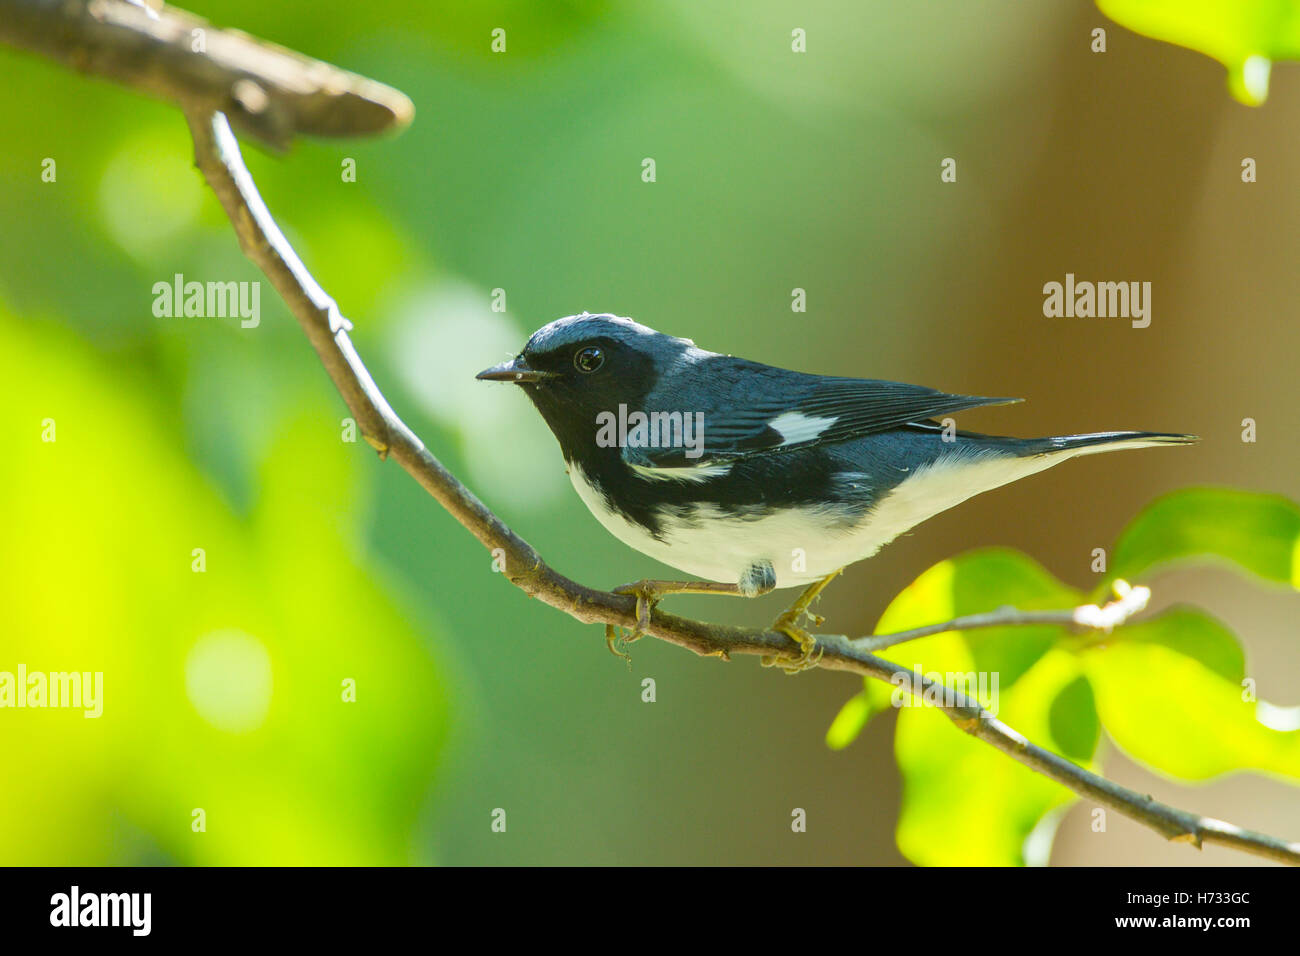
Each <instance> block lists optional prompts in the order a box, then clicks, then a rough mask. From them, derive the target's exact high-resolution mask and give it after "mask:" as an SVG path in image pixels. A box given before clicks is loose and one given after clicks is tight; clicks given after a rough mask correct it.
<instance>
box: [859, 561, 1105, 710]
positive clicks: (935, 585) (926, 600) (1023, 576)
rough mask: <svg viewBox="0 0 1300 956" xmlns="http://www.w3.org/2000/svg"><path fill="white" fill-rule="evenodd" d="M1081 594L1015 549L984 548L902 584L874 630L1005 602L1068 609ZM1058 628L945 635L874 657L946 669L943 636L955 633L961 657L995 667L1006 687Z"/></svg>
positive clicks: (941, 618)
mask: <svg viewBox="0 0 1300 956" xmlns="http://www.w3.org/2000/svg"><path fill="white" fill-rule="evenodd" d="M1081 599H1082V595H1081V594H1080V593H1079V592H1078V591H1076V590H1075V589H1074V588H1072V587H1069V586H1068V585H1065V584H1062V583H1061V582H1060V581H1058V580H1057V579H1056V578H1055V577H1053V576H1052V575H1051V574H1050V573H1049V572H1048V571H1046V570H1045V569H1044V568H1043V567H1042V566H1041V565H1039V564H1037V563H1036V562H1034V561H1033V560H1032V559H1030V558H1028V557H1026V556H1025V555H1023V554H1021V553H1020V552H1018V551H1012V550H1010V549H1006V548H983V549H980V550H977V551H968V552H967V553H965V554H961V555H958V556H957V557H955V558H950V559H949V560H947V561H941V562H939V563H938V564H936V565H934V567H932V568H930V569H929V570H928V571H926V572H925V573H924V574H922V575H921V576H920V577H919V578H917V579H916V580H915V581H913V582H912V583H911V584H909V585H908V586H907V587H906V588H904V589H903V590H902V591H901V592H900V593H899V594H898V596H897V597H896V598H894V600H893V601H892V602H891V603H890V605H889V607H887V608H886V609H885V613H884V614H882V615H881V617H880V623H879V624H877V625H876V633H877V634H892V633H894V632H896V631H905V630H909V629H911V628H915V627H922V626H924V625H927V624H936V623H939V622H942V621H947V620H951V619H952V618H955V617H964V616H966V615H968V614H980V613H983V612H986V611H993V610H996V609H998V608H1000V607H1005V606H1007V605H1010V606H1012V607H1016V608H1020V609H1021V610H1045V609H1051V608H1070V607H1074V606H1075V605H1076V604H1078V603H1079V601H1080V600H1081ZM1059 633H1060V628H1057V627H1054V626H1051V625H1044V626H1041V627H1024V626H1017V627H995V628H984V629H981V630H978V631H962V632H960V633H958V634H956V635H953V634H952V632H945V633H944V634H940V635H936V636H934V637H928V638H922V639H920V640H916V641H908V642H907V643H905V644H901V645H898V646H897V647H893V648H889V649H887V650H886V651H884V652H883V653H882V654H881V656H882V657H884V658H886V659H888V660H892V661H897V662H898V663H902V664H907V665H909V666H911V664H913V663H914V662H918V661H924V662H925V665H926V667H927V668H934V669H938V670H950V669H952V668H950V667H949V666H948V664H949V661H948V660H947V655H946V653H945V652H944V651H943V648H944V647H945V646H947V645H948V643H949V642H948V640H947V638H949V637H954V636H955V638H956V640H957V645H958V646H960V647H961V648H963V650H962V651H961V652H960V655H961V656H962V658H963V659H964V657H965V654H966V651H967V650H968V651H969V652H970V654H971V655H972V660H971V663H972V664H973V666H974V667H975V668H976V669H977V670H983V671H997V672H998V673H999V675H1000V679H1001V681H1002V685H1003V686H1004V687H1005V686H1008V685H1010V684H1014V683H1015V682H1016V680H1017V679H1018V678H1019V677H1020V675H1021V674H1023V673H1024V672H1025V671H1026V670H1028V669H1029V668H1030V667H1032V666H1033V664H1034V662H1035V661H1037V660H1038V658H1039V657H1041V656H1042V655H1043V654H1044V653H1045V652H1046V651H1047V649H1048V648H1049V647H1051V645H1052V642H1053V641H1055V640H1056V638H1057V636H1058V635H1059ZM958 669H961V668H958Z"/></svg>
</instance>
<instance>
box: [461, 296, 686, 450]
mask: <svg viewBox="0 0 1300 956" xmlns="http://www.w3.org/2000/svg"><path fill="white" fill-rule="evenodd" d="M692 352H698V350H697V349H695V345H694V343H692V342H691V341H690V340H688V339H679V338H674V337H672V336H670V335H664V334H662V333H660V332H656V331H655V330H654V329H651V328H647V327H646V326H644V325H639V324H638V323H636V322H633V321H632V320H631V319H624V318H620V317H618V316H614V315H591V314H588V313H586V312H584V313H583V314H581V315H570V316H567V317H565V318H563V319H556V320H555V321H554V322H551V323H550V324H549V325H544V326H542V328H540V329H538V330H537V331H536V332H535V333H533V336H532V338H530V339H529V340H528V343H527V344H526V345H525V346H524V348H523V351H521V352H520V353H519V354H518V355H516V356H515V357H514V358H513V359H510V360H509V361H507V362H502V363H501V364H500V365H494V366H492V368H489V369H484V370H483V371H482V372H479V373H478V376H477V377H478V378H479V379H482V380H485V381H490V382H512V383H514V384H515V385H519V386H520V387H522V388H523V390H524V392H525V393H526V394H527V395H528V397H529V398H530V399H531V400H532V402H533V404H534V405H536V406H537V410H538V411H539V412H541V414H542V417H543V418H545V419H546V423H547V425H549V426H550V428H551V431H552V432H554V433H555V436H556V437H557V438H558V439H559V440H560V444H561V446H562V447H564V449H565V451H566V453H568V452H569V451H570V450H571V449H573V448H575V447H576V445H577V444H578V443H590V442H592V441H593V440H594V436H595V433H596V416H597V415H599V414H600V413H602V412H617V410H618V407H619V405H620V404H622V405H626V406H627V407H628V408H629V409H639V408H642V407H643V406H644V401H645V398H646V396H647V395H649V394H650V392H651V390H652V389H653V388H654V387H655V385H656V383H657V382H658V381H659V380H660V379H661V377H662V376H663V375H664V373H665V372H666V371H667V370H669V369H671V368H673V367H674V366H675V365H676V364H677V363H679V362H682V361H684V360H687V359H688V356H689V355H690V354H691V353H692Z"/></svg>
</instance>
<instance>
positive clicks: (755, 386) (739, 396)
mask: <svg viewBox="0 0 1300 956" xmlns="http://www.w3.org/2000/svg"><path fill="white" fill-rule="evenodd" d="M478 377H479V378H480V379H487V380H489V381H500V382H513V383H515V384H516V385H519V386H520V387H522V388H523V390H524V393H525V394H527V396H528V397H529V398H530V399H531V400H532V402H533V404H534V405H536V406H537V410H538V411H539V412H541V414H542V417H543V418H544V419H545V420H546V424H547V425H549V426H550V429H551V431H552V432H553V433H554V434H555V437H556V439H557V440H558V441H559V443H560V450H561V452H562V453H563V455H564V460H565V463H566V464H567V466H568V472H569V476H570V478H571V479H572V481H573V486H574V488H576V489H577V492H578V495H579V496H580V497H581V498H582V500H583V501H584V502H585V503H586V505H587V507H588V508H589V509H591V512H592V514H594V515H595V516H596V519H597V520H598V521H599V522H600V523H601V524H602V525H604V526H605V528H606V529H607V530H608V531H610V532H611V533H612V534H613V535H614V536H615V537H617V538H618V539H619V540H621V541H623V542H624V543H625V544H628V545H630V546H631V547H633V548H636V549H637V550H638V551H641V552H642V553H644V554H648V555H649V556H650V557H652V558H655V559H657V560H659V561H662V562H663V563H664V564H668V565H671V566H673V567H675V568H679V569H680V570H682V571H685V572H686V573H688V574H690V575H695V576H698V577H700V578H704V579H707V580H704V581H658V580H644V581H639V582H637V583H635V584H630V585H624V586H623V587H621V588H617V589H616V590H618V591H620V592H622V593H629V594H635V595H636V597H637V619H638V632H639V631H640V630H641V629H643V628H645V627H646V626H648V624H649V615H650V609H651V608H652V607H653V605H654V604H655V603H656V602H657V601H658V600H659V599H660V598H662V597H663V596H664V595H667V594H683V593H696V594H698V593H708V594H736V595H742V596H746V597H753V596H756V595H759V594H765V593H767V592H768V591H770V590H772V589H773V588H788V587H796V586H800V585H807V586H808V587H807V590H806V591H804V593H803V594H802V595H801V596H800V597H799V599H798V600H797V601H795V603H794V604H793V605H792V606H791V607H790V608H789V609H788V610H787V611H786V612H785V613H783V614H782V615H781V616H780V617H778V618H777V619H776V621H775V622H774V623H773V628H774V629H776V630H779V631H781V632H783V633H785V634H787V635H789V636H790V637H791V638H793V639H794V640H795V641H797V642H798V644H799V646H800V648H801V649H802V655H801V657H800V658H799V660H798V661H796V662H795V663H794V664H793V665H792V667H791V669H794V670H797V669H799V668H800V667H802V666H806V665H808V664H809V663H811V662H812V661H811V660H810V657H811V653H812V651H813V649H814V647H815V645H816V641H815V639H814V638H813V637H812V636H811V635H810V634H809V633H808V632H807V631H806V630H804V628H803V627H802V626H801V625H802V622H803V617H804V615H805V614H807V615H808V616H809V617H811V618H812V619H813V620H814V621H816V622H817V623H820V618H817V617H816V616H815V615H813V614H811V612H809V610H808V609H809V607H810V605H811V603H812V601H813V600H814V599H815V598H816V597H817V596H818V594H819V593H820V592H821V590H822V588H824V587H825V586H826V585H827V584H828V583H829V582H830V581H831V579H833V578H834V577H835V576H836V575H837V574H839V572H840V571H841V570H842V569H843V568H844V567H845V566H847V565H849V564H852V563H854V562H855V561H861V560H862V559H863V558H868V557H870V556H871V555H873V554H875V553H876V552H877V551H878V550H880V548H881V547H883V546H884V545H886V544H888V543H889V542H890V541H892V540H893V539H894V538H896V537H898V536H899V535H900V534H902V533H903V532H905V531H907V530H909V529H910V528H912V527H914V526H915V525H917V524H919V523H920V522H922V521H924V520H925V519H927V518H930V517H933V516H934V515H936V514H938V513H939V512H941V511H945V510H946V509H948V508H951V507H952V506H953V505H956V504H959V503H960V502H962V501H965V500H966V499H967V498H970V497H971V496H973V495H977V494H979V493H980V492H982V491H988V490H990V489H992V488H997V487H998V486H999V485H1005V484H1007V483H1009V482H1012V481H1016V480H1018V479H1020V478H1024V477H1026V476H1027V475H1032V474H1034V473H1035V472H1039V471H1043V470H1044V469H1046V468H1050V467H1052V466H1053V465H1056V464H1058V463H1060V462H1062V461H1065V460H1066V459H1067V458H1073V457H1075V456H1077V455H1090V454H1094V453H1096V452H1103V451H1114V450H1117V449H1121V448H1147V447H1151V446H1154V445H1181V444H1186V443H1189V442H1193V441H1195V440H1196V437H1195V436H1193V435H1176V434H1165V433H1161V432H1100V433H1096V434H1090V435H1064V436H1056V437H1052V438H1000V437H996V436H993V435H980V434H976V433H974V432H964V431H957V430H956V428H955V427H954V426H952V425H951V424H949V425H945V424H944V423H943V422H941V421H938V420H937V419H940V418H942V417H946V416H948V415H950V414H952V413H954V412H958V411H961V410H962V409H967V408H976V407H978V406H981V405H999V404H1007V403H1010V402H1016V401H1020V399H1012V398H980V397H978V396H973V395H950V394H947V393H945V392H940V391H936V390H934V389H931V388H924V387H922V386H919V385H904V384H902V383H899V382H885V381H874V380H870V379H857V378H839V377H832V376H825V375H809V374H806V373H803V372H793V371H789V370H787V369H783V368H775V367H773V366H771V365H761V364H759V363H758V362H750V361H747V360H746V359H741V358H735V357H733V356H730V355H720V354H718V353H716V352H707V351H705V350H704V349H701V348H697V347H696V345H695V343H694V342H692V341H690V340H689V339H681V338H674V337H673V336H669V335H663V334H661V333H659V332H656V331H654V330H653V329H650V328H647V327H646V326H644V325H639V324H638V323H636V322H633V321H632V320H631V319H625V318H619V317H617V316H613V315H591V314H588V313H585V312H584V313H583V314H582V315H574V316H568V317H567V318H563V319H557V320H556V321H554V322H552V323H550V324H549V325H546V326H544V327H543V328H541V329H539V330H538V331H537V332H536V333H535V334H534V335H533V336H532V338H530V339H529V340H528V343H527V344H526V345H525V346H524V349H523V351H521V352H520V353H519V354H518V355H517V356H515V357H514V358H513V359H511V360H510V361H508V362H503V363H502V364H500V365H496V366H493V367H492V368H489V369H486V370H484V371H482V372H480V373H479V374H478Z"/></svg>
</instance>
